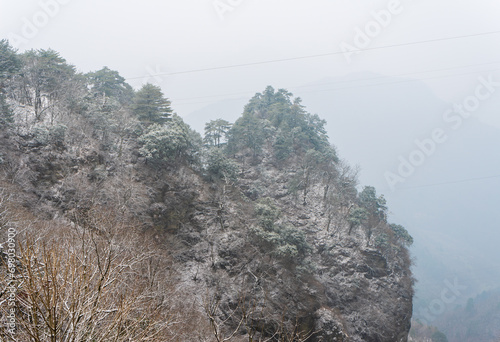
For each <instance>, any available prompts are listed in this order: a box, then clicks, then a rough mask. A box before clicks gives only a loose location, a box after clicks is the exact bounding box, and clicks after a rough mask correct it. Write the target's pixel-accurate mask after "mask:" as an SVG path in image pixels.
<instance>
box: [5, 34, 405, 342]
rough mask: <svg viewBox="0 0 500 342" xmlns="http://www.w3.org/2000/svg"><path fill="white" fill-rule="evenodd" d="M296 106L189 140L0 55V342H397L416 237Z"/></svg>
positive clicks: (93, 92) (116, 90)
mask: <svg viewBox="0 0 500 342" xmlns="http://www.w3.org/2000/svg"><path fill="white" fill-rule="evenodd" d="M325 124H326V122H325V121H324V120H322V119H321V118H320V117H319V116H318V115H316V114H311V113H308V112H307V111H306V108H305V107H304V106H303V105H302V103H301V100H300V98H296V97H294V96H293V94H291V93H290V92H288V91H287V90H285V89H278V90H276V89H274V88H273V87H270V86H269V87H267V88H266V89H265V90H264V91H263V92H262V93H257V94H256V95H255V96H253V97H252V98H251V99H250V100H249V102H248V104H247V105H246V106H245V108H244V109H243V112H242V114H241V116H240V118H239V119H238V120H236V122H234V123H230V122H227V121H225V120H222V119H218V120H212V121H209V122H208V123H206V125H205V131H204V134H203V136H202V135H201V134H199V133H198V132H196V131H194V130H193V129H191V128H190V127H189V126H188V125H187V124H186V123H185V122H184V121H183V119H182V117H181V116H180V115H178V114H177V113H175V111H174V108H173V104H172V103H171V102H170V101H169V100H168V98H167V97H166V96H165V95H164V94H163V92H162V90H161V88H159V87H158V86H155V85H152V84H145V85H143V86H142V87H141V88H140V89H137V90H134V89H133V88H132V87H131V86H130V85H129V84H128V83H127V82H126V79H125V78H124V77H122V76H121V75H120V74H119V72H117V71H114V70H111V69H109V68H107V67H104V68H102V69H101V70H98V71H94V72H89V73H81V72H78V71H77V69H76V67H75V66H73V65H71V64H69V63H68V62H67V61H66V60H65V59H64V58H63V57H61V56H60V54H59V53H57V52H56V51H53V50H50V49H48V50H43V49H42V50H29V51H26V52H23V53H18V52H17V51H15V50H14V49H13V48H12V47H11V46H10V45H9V43H8V42H7V41H5V40H2V41H0V189H1V191H0V228H1V229H0V238H1V242H2V258H3V260H4V267H3V268H2V269H1V271H0V273H1V279H0V284H1V289H2V292H1V293H0V301H1V305H0V310H1V314H2V320H3V321H4V322H5V324H4V325H3V326H2V328H1V330H0V339H1V340H3V341H218V342H220V341H324V342H327V341H407V338H408V332H409V329H410V320H411V312H412V296H413V282H414V280H413V277H412V274H411V270H410V267H411V258H410V255H409V252H408V247H409V246H410V245H411V244H412V242H413V239H412V237H411V236H410V234H409V233H408V231H407V230H406V229H405V228H404V227H403V226H401V225H399V224H396V223H392V222H389V221H388V208H387V205H386V201H385V199H384V197H383V195H380V194H378V193H377V191H376V189H375V188H374V187H371V186H364V187H361V186H360V185H359V184H358V182H357V178H356V175H357V169H356V168H353V167H351V166H350V165H349V164H348V163H347V162H346V161H344V160H342V159H341V158H340V157H339V154H338V152H337V151H336V149H335V148H334V147H333V145H331V144H330V142H329V140H328V137H327V135H326V130H325Z"/></svg>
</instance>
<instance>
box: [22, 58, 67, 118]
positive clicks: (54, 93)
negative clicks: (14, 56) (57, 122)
mask: <svg viewBox="0 0 500 342" xmlns="http://www.w3.org/2000/svg"><path fill="white" fill-rule="evenodd" d="M22 59H23V69H22V83H23V84H22V87H23V88H24V92H23V93H24V94H27V95H26V98H25V101H26V102H27V103H28V105H30V106H33V108H34V111H35V119H36V121H41V120H42V115H43V113H44V111H45V110H46V109H47V108H49V107H50V106H51V105H52V104H53V103H55V102H57V101H58V100H59V99H60V98H61V94H62V93H64V92H66V90H67V84H68V83H69V82H70V80H71V79H72V78H73V77H74V76H75V74H76V72H75V67H74V66H72V65H69V64H68V63H67V62H66V60H65V59H64V58H62V57H61V56H60V55H59V53H58V52H56V51H54V50H51V49H49V50H43V49H42V50H29V51H26V52H25V53H24V54H22ZM43 98H46V99H48V102H47V101H43Z"/></svg>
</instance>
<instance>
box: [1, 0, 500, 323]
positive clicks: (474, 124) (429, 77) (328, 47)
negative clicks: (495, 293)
mask: <svg viewBox="0 0 500 342" xmlns="http://www.w3.org/2000/svg"><path fill="white" fill-rule="evenodd" d="M0 5H1V8H0V21H1V23H2V25H1V28H0V30H1V31H0V37H1V38H7V39H9V40H10V42H11V44H12V45H14V46H15V47H16V48H18V49H19V50H20V51H24V50H28V49H32V48H34V49H38V48H44V49H47V48H52V49H54V50H56V51H58V52H59V53H60V54H61V55H62V56H63V57H64V58H66V60H67V61H68V62H69V63H71V64H74V65H75V66H77V68H78V69H79V71H81V72H88V71H93V70H98V69H100V68H102V67H103V66H104V65H106V66H108V67H109V68H111V69H113V70H117V71H119V72H120V74H121V75H122V76H124V77H125V78H126V79H127V82H129V83H130V84H131V85H132V86H134V87H135V88H136V89H137V88H139V87H140V86H141V85H142V84H144V83H146V82H150V83H153V84H156V85H159V86H161V88H162V90H163V92H164V93H165V95H166V96H167V97H168V98H169V99H170V100H171V101H172V107H173V109H174V110H175V111H176V112H177V113H178V114H179V115H181V116H182V117H183V118H184V119H185V120H186V122H188V123H189V124H190V125H191V126H192V127H194V128H195V129H197V130H198V131H200V132H202V130H203V127H204V123H205V122H207V121H209V120H211V119H216V118H219V117H220V118H225V119H227V120H230V121H232V122H234V120H236V118H237V117H238V116H239V115H240V114H241V112H242V109H243V106H244V105H245V103H246V102H247V101H248V99H249V98H250V97H251V96H252V95H253V94H255V93H256V92H260V91H262V90H264V88H265V87H266V86H267V85H272V86H273V87H275V88H286V89H288V90H289V91H291V92H293V93H294V95H295V96H299V97H301V98H302V99H303V104H304V105H305V106H306V108H307V110H308V111H309V112H312V113H317V114H319V115H320V116H321V117H322V118H324V119H326V120H327V121H328V133H329V137H330V141H331V143H333V144H334V145H335V146H336V147H337V149H338V153H339V155H340V156H341V157H342V158H345V159H346V160H347V161H349V162H350V163H351V164H355V165H359V166H360V170H361V172H360V175H359V179H360V184H361V185H374V186H375V187H376V188H377V191H378V192H379V193H383V194H384V195H385V197H386V198H387V200H388V205H389V208H390V212H391V215H390V220H391V221H393V222H397V223H400V224H403V225H404V226H405V227H406V228H407V229H408V230H409V232H410V233H411V234H412V235H413V237H414V238H415V244H414V247H413V255H414V257H415V266H414V273H415V276H416V278H417V279H418V283H417V294H416V298H415V316H416V317H420V318H423V319H427V320H428V319H430V318H433V317H435V316H437V314H436V313H435V314H432V315H431V316H433V317H429V314H427V317H425V315H426V314H425V310H426V308H428V307H429V305H430V304H429V303H432V301H433V300H434V301H436V300H439V299H440V296H441V292H442V289H443V288H444V287H445V286H446V285H445V284H446V283H447V282H448V283H449V282H451V283H453V282H458V283H459V284H460V285H461V287H460V289H461V291H460V294H459V295H458V296H457V298H456V300H455V302H453V303H447V304H446V307H447V308H451V307H452V306H454V305H457V304H459V303H465V302H466V301H467V299H468V298H469V297H472V296H475V295H477V294H479V293H480V292H482V291H484V290H488V289H493V288H496V287H499V285H498V284H499V283H500V271H499V270H498V266H497V262H498V260H499V259H500V251H499V249H498V246H497V244H498V241H499V239H500V229H499V223H498V222H500V217H499V216H500V214H499V211H498V209H497V207H498V203H500V191H499V189H500V158H499V155H498V148H499V147H500V116H499V115H498V109H499V108H500V48H499V47H498V46H499V45H498V39H499V38H500V23H499V22H498V16H499V14H500V3H499V2H498V1H493V0H480V1H475V2H457V1H451V0H442V1H439V2H438V3H437V2H436V1H430V0H421V1H418V2H417V1H410V0H389V1H370V2H366V1H360V0H354V1H349V2H340V1H327V0H312V1H307V2H306V1H297V0H287V1H285V0H275V1H264V0H252V1H249V0H247V1H245V0H203V1H202V0H190V1H173V0H167V1H159V0H155V1H153V0H146V1H142V2H137V1H127V0H121V1H118V0H105V1H95V0H90V1H77V0H64V1H63V0H40V1H31V0H29V1H28V0H25V1H17V2H14V1H7V0H0ZM422 310H423V311H422Z"/></svg>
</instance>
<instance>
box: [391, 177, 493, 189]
mask: <svg viewBox="0 0 500 342" xmlns="http://www.w3.org/2000/svg"><path fill="white" fill-rule="evenodd" d="M492 178H500V175H493V176H487V177H477V178H466V179H461V180H456V181H449V182H442V183H433V184H424V185H416V186H407V187H402V188H399V190H409V189H419V188H427V187H433V186H439V185H448V184H459V183H466V182H473V181H478V180H485V179H492Z"/></svg>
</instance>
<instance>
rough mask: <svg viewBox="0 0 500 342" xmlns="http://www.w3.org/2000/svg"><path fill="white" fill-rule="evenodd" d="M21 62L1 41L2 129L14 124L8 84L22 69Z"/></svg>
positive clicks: (0, 100)
mask: <svg viewBox="0 0 500 342" xmlns="http://www.w3.org/2000/svg"><path fill="white" fill-rule="evenodd" d="M20 67H21V60H20V59H19V57H18V56H17V54H16V51H15V50H14V49H13V48H12V47H11V46H10V45H9V42H8V41H7V40H5V39H3V40H0V129H2V128H4V127H6V126H8V125H10V124H11V123H12V122H14V116H13V113H12V110H11V109H10V107H9V105H8V104H7V98H6V95H5V87H6V83H7V81H8V80H9V79H11V78H12V77H13V76H14V75H15V74H16V73H17V72H18V71H19V69H20Z"/></svg>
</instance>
